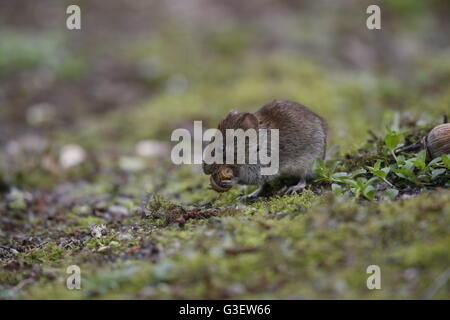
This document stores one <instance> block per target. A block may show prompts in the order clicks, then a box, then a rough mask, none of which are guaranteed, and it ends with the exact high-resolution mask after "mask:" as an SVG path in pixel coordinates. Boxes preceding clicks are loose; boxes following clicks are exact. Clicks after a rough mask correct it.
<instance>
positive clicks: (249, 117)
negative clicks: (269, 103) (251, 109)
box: [239, 112, 258, 130]
mask: <svg viewBox="0 0 450 320" xmlns="http://www.w3.org/2000/svg"><path fill="white" fill-rule="evenodd" d="M239 127H241V128H242V129H244V130H247V129H258V119H257V118H256V116H255V115H254V114H253V113H248V112H246V113H244V114H243V115H242V117H241V120H240V125H239Z"/></svg>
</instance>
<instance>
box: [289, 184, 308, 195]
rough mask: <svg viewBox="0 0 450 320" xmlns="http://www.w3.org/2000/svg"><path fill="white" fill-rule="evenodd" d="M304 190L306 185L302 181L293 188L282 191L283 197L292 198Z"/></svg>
mask: <svg viewBox="0 0 450 320" xmlns="http://www.w3.org/2000/svg"><path fill="white" fill-rule="evenodd" d="M305 188H306V183H305V182H304V181H300V182H299V183H297V184H296V185H295V186H291V187H289V188H287V189H286V191H284V194H285V195H289V196H293V195H294V194H296V193H302V192H303V190H305Z"/></svg>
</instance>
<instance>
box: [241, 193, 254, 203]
mask: <svg viewBox="0 0 450 320" xmlns="http://www.w3.org/2000/svg"><path fill="white" fill-rule="evenodd" d="M256 198H258V195H254V194H253V193H250V194H244V195H243V196H239V197H237V199H238V201H242V202H247V201H250V200H254V199H256Z"/></svg>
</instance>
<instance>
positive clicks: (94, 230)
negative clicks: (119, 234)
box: [89, 224, 107, 238]
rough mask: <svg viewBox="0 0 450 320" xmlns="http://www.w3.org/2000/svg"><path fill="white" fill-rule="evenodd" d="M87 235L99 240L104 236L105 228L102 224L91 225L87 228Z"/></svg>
mask: <svg viewBox="0 0 450 320" xmlns="http://www.w3.org/2000/svg"><path fill="white" fill-rule="evenodd" d="M89 233H90V235H91V236H92V237H93V238H101V237H103V236H106V234H107V231H106V226H105V225H104V224H101V225H95V224H94V225H91V226H90V227H89Z"/></svg>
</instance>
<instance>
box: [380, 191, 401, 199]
mask: <svg viewBox="0 0 450 320" xmlns="http://www.w3.org/2000/svg"><path fill="white" fill-rule="evenodd" d="M383 195H384V196H386V197H387V198H389V199H394V198H395V197H397V196H398V190H397V189H387V190H386V191H384V193H383Z"/></svg>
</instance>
